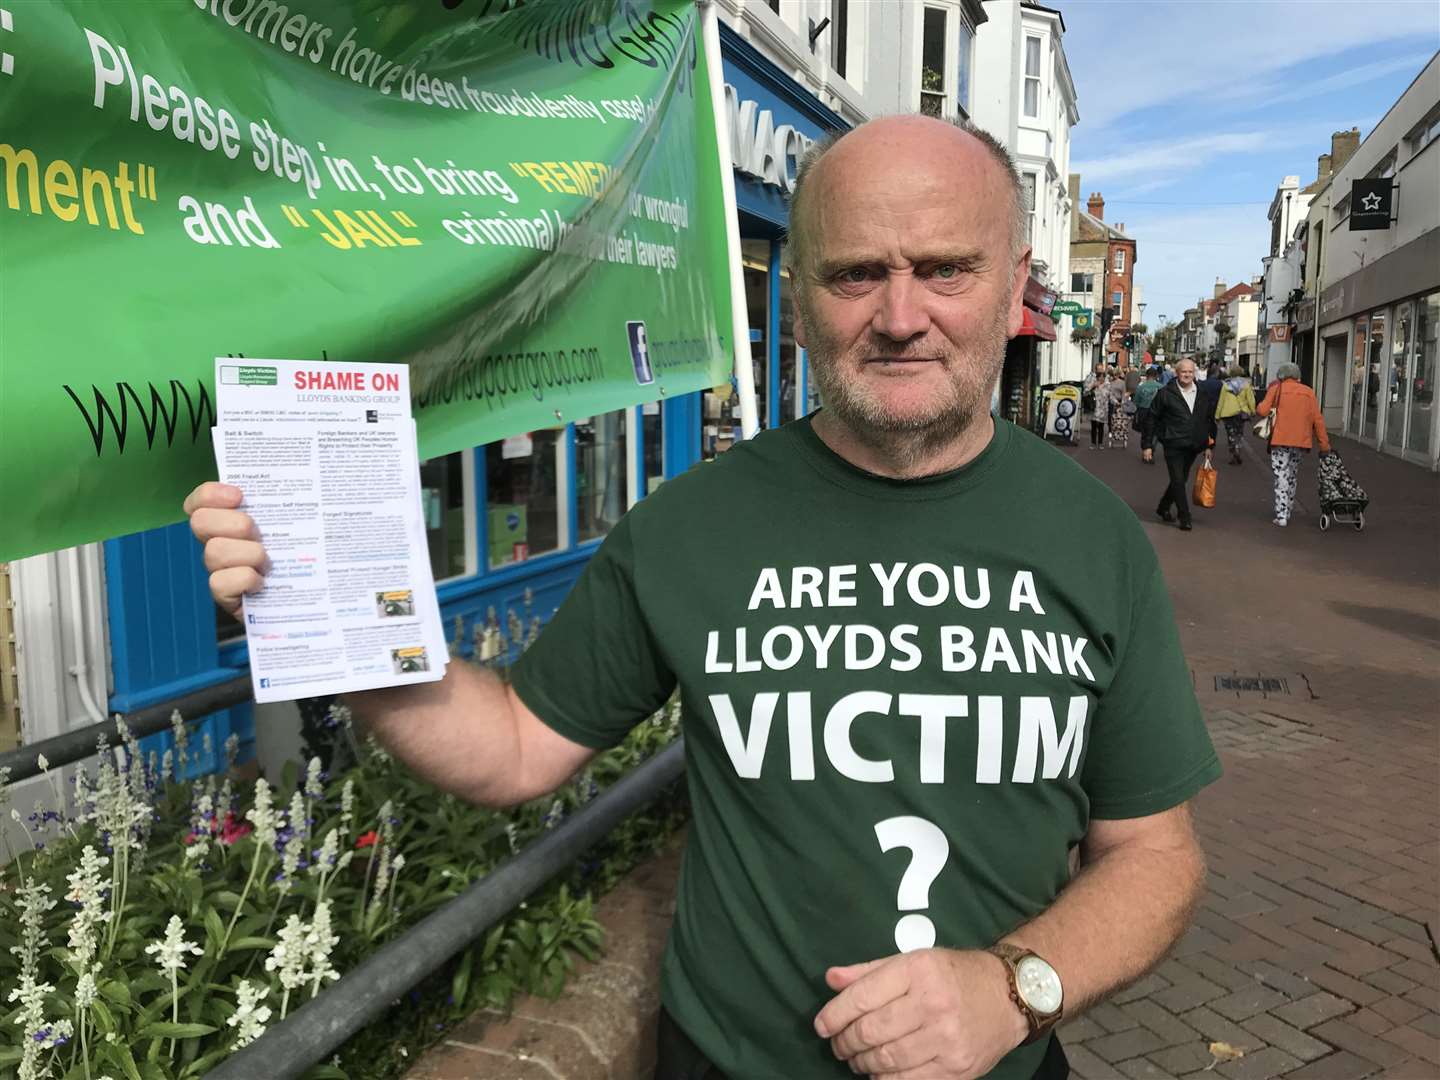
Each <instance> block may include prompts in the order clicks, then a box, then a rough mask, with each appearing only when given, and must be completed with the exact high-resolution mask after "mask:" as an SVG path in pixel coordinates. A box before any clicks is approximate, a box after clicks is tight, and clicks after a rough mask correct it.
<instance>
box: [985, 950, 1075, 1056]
mask: <svg viewBox="0 0 1440 1080" xmlns="http://www.w3.org/2000/svg"><path fill="white" fill-rule="evenodd" d="M986 951H987V952H989V953H991V954H992V955H994V956H998V957H999V958H1000V961H1001V963H1003V964H1004V965H1005V975H1006V977H1007V978H1008V979H1009V980H1010V1000H1011V1001H1013V1002H1014V1003H1015V1007H1016V1008H1017V1009H1019V1010H1020V1012H1021V1013H1022V1014H1023V1015H1024V1017H1025V1022H1026V1023H1028V1024H1029V1025H1030V1034H1029V1035H1028V1036H1026V1038H1025V1042H1024V1043H1022V1044H1021V1045H1022V1046H1024V1045H1029V1044H1030V1043H1033V1042H1035V1041H1036V1040H1038V1039H1042V1038H1044V1037H1045V1036H1046V1035H1048V1034H1049V1033H1050V1029H1051V1028H1053V1027H1054V1026H1055V1025H1056V1024H1058V1023H1059V1022H1060V1018H1061V1017H1062V1016H1063V1015H1064V1014H1065V991H1064V989H1063V988H1062V987H1061V985H1060V976H1059V974H1058V973H1057V972H1056V971H1055V969H1054V968H1053V967H1051V966H1050V965H1049V964H1048V963H1046V962H1045V961H1044V960H1043V959H1041V958H1040V957H1039V956H1037V955H1036V954H1035V953H1033V952H1031V951H1030V950H1029V949H1024V948H1021V947H1020V946H1019V945H1008V944H1006V943H1005V942H999V943H997V944H995V945H992V946H990V948H989V949H987V950H986Z"/></svg>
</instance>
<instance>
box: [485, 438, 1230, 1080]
mask: <svg viewBox="0 0 1440 1080" xmlns="http://www.w3.org/2000/svg"><path fill="white" fill-rule="evenodd" d="M514 679H515V688H516V690H517V692H518V693H519V695H520V697H521V699H522V700H524V702H525V703H526V704H527V705H528V706H529V707H530V708H531V709H532V710H533V711H534V712H535V713H536V714H537V715H538V716H540V717H541V718H542V719H543V720H544V721H545V722H546V723H547V724H549V725H550V726H551V727H553V728H554V729H555V730H556V731H558V732H560V733H561V734H562V735H564V736H566V737H567V738H569V739H572V740H574V741H575V742H578V743H581V744H583V745H586V746H592V747H595V748H597V749H598V748H603V747H608V746H611V745H614V744H615V743H617V742H618V741H620V740H621V739H622V738H623V737H624V736H625V734H626V732H628V731H629V730H630V728H631V727H633V726H634V725H635V724H636V723H637V722H639V721H640V720H642V719H644V718H645V717H647V716H649V715H650V714H651V712H653V711H654V710H655V709H656V708H658V707H659V706H660V705H661V704H663V703H664V702H665V700H666V699H667V698H668V697H669V696H670V694H671V692H672V690H673V689H674V687H675V686H676V684H677V683H678V685H679V686H680V690H681V695H682V698H683V704H684V721H683V723H684V733H685V743H686V764H687V772H688V780H689V790H690V797H691V801H692V805H693V812H694V820H693V825H692V828H691V832H690V838H689V843H688V846H687V848H686V851H685V857H684V861H683V866H682V871H681V877H680V886H679V896H678V898H677V906H676V912H675V921H674V924H673V927H672V929H671V933H670V940H669V944H668V947H667V949H666V955H665V960H664V966H663V978H662V990H661V993H662V999H663V1000H664V1002H665V1005H666V1007H667V1008H668V1009H669V1010H670V1012H671V1013H672V1014H673V1015H674V1017H675V1019H676V1021H677V1022H678V1023H679V1024H680V1026H681V1027H682V1028H683V1029H684V1030H685V1032H686V1033H687V1034H688V1035H689V1036H690V1037H691V1038H692V1039H693V1040H694V1041H695V1043H696V1044H697V1045H698V1046H699V1047H700V1049H701V1050H702V1051H703V1052H704V1053H705V1054H706V1055H707V1056H708V1057H709V1058H710V1059H711V1061H713V1062H714V1063H715V1065H716V1067H717V1068H719V1069H720V1070H721V1071H722V1072H724V1073H725V1074H726V1075H727V1076H730V1077H733V1078H735V1080H757V1078H758V1080H772V1078H784V1080H808V1078H811V1077H835V1078H839V1077H849V1076H850V1075H851V1073H850V1071H849V1068H848V1067H847V1066H846V1065H845V1064H843V1063H841V1062H838V1061H836V1060H835V1058H834V1057H833V1055H832V1054H831V1051H830V1047H829V1044H828V1042H827V1041H826V1040H824V1039H821V1038H819V1037H818V1036H817V1035H816V1034H815V1032H814V1029H813V1027H812V1024H813V1021H814V1018H815V1015H816V1013H818V1012H819V1011H820V1009H821V1008H822V1007H823V1006H824V1005H825V1003H826V1002H827V1001H829V1000H830V999H831V998H832V997H833V996H834V995H833V993H832V992H831V991H830V990H829V989H828V988H827V987H826V985H825V970H826V968H828V967H830V966H832V965H836V964H852V963H857V962H860V961H864V960H873V959H877V958H881V957H885V956H891V955H893V954H895V953H896V952H897V951H908V948H909V947H910V946H913V945H916V944H918V945H921V946H923V945H924V944H926V943H927V930H928V932H929V933H930V934H933V943H934V944H935V945H937V946H941V947H951V948H958V949H967V948H984V947H986V946H989V945H991V944H992V943H994V942H995V941H996V940H998V939H999V938H1000V937H1002V936H1003V935H1005V934H1006V933H1008V932H1009V931H1011V930H1013V929H1014V928H1015V927H1017V926H1018V925H1020V924H1021V923H1023V922H1025V921H1027V920H1029V919H1031V918H1033V917H1034V916H1036V915H1038V914H1039V913H1040V912H1042V911H1043V910H1045V908H1046V907H1048V906H1049V905H1050V903H1051V902H1052V901H1053V900H1054V899H1055V897H1056V894H1057V893H1059V891H1060V890H1061V888H1063V887H1064V885H1065V883H1066V881H1067V879H1068V876H1069V872H1068V866H1067V855H1068V852H1069V850H1070V848H1071V847H1072V846H1073V845H1075V844H1077V843H1079V841H1080V840H1081V838H1082V837H1083V836H1084V835H1085V832H1086V828H1087V824H1088V822H1089V821H1090V820H1091V819H1092V818H1128V817H1139V816H1142V815H1146V814H1153V813H1157V812H1159V811H1161V810H1165V809H1167V808H1169V807H1172V806H1175V805H1177V804H1179V803H1181V802H1183V801H1184V800H1186V799H1188V798H1189V797H1190V796H1192V795H1193V794H1195V792H1196V791H1198V790H1199V789H1200V788H1201V787H1203V786H1204V785H1205V784H1207V783H1209V782H1210V781H1212V780H1214V779H1215V778H1216V777H1217V776H1219V774H1220V765H1219V762H1218V760H1217V759H1216V756H1215V751H1214V749H1213V747H1212V746H1211V744H1210V739H1209V736H1208V735H1207V733H1206V730H1205V726H1204V722H1203V720H1202V719H1201V716H1200V711H1199V708H1198V706H1197V704H1196V700H1195V694H1194V691H1193V688H1192V686H1191V679H1190V673H1189V671H1188V669H1187V667H1186V664H1185V660H1184V657H1183V656H1182V654H1181V651H1180V643H1179V637H1178V635H1177V632H1176V627H1175V619H1174V614H1173V612H1172V610H1171V606H1170V600H1169V596H1168V594H1167V592H1166V589H1165V583H1164V580H1163V579H1162V577H1161V574H1160V568H1159V565H1158V563H1157V561H1156V558H1155V553H1154V551H1153V549H1152V548H1151V546H1150V543H1149V541H1148V540H1147V539H1146V537H1145V535H1144V533H1143V531H1142V530H1141V528H1140V525H1139V523H1138V522H1137V521H1136V519H1135V516H1134V514H1132V513H1131V512H1130V510H1129V509H1128V508H1127V507H1126V506H1125V504H1124V503H1122V502H1121V501H1120V500H1119V499H1118V498H1117V497H1116V496H1115V495H1113V494H1112V493H1111V492H1110V490H1109V489H1108V488H1106V487H1105V486H1104V485H1103V484H1101V483H1100V482H1099V481H1097V480H1095V479H1093V478H1092V477H1091V476H1090V475H1089V474H1087V473H1086V472H1084V471H1083V470H1082V469H1080V468H1079V467H1078V466H1076V465H1074V464H1073V463H1072V462H1070V461H1069V460H1068V459H1067V458H1066V457H1065V456H1064V455H1063V454H1061V453H1060V452H1058V451H1056V450H1054V449H1052V448H1051V447H1049V446H1046V445H1045V444H1044V443H1043V442H1041V441H1040V440H1038V439H1036V438H1034V437H1033V436H1031V435H1029V434H1026V433H1025V432H1022V431H1021V430H1019V429H1018V428H1015V427H1013V426H1012V425H1010V424H1007V423H1004V422H1001V421H997V424H996V432H995V436H994V438H993V439H992V440H991V442H990V444H989V446H988V447H987V448H986V449H985V451H984V452H983V453H981V454H980V456H979V457H977V458H976V459H975V460H974V461H973V462H971V463H970V464H969V465H967V466H966V467H965V468H963V469H960V470H957V471H955V472H952V473H948V474H945V475H941V476H935V477H928V478H925V479H919V480H891V479H885V478H882V477H877V476H874V475H872V474H870V473H866V472H864V471H862V470H860V469H857V468H856V467H854V466H853V465H851V464H849V463H848V462H846V461H845V460H844V459H842V458H840V457H839V456H838V455H836V454H834V453H833V452H832V451H831V450H830V449H829V448H828V447H826V446H825V444H824V443H823V442H822V441H821V440H820V438H819V437H818V436H817V435H816V434H815V432H814V430H813V429H812V428H811V425H810V421H809V419H808V418H807V419H805V420H801V421H797V422H795V423H792V424H787V425H786V426H784V427H782V428H779V429H778V430H774V431H769V432H765V433H763V434H761V435H760V436H759V437H758V438H756V439H754V440H752V441H749V442H745V443H741V444H739V445H738V446H736V447H735V448H734V449H732V450H730V451H729V452H728V453H726V454H725V455H724V456H722V457H721V458H720V459H719V460H717V461H716V462H714V463H712V464H706V465H701V466H699V467H697V468H695V469H692V470H691V471H690V472H689V473H686V474H685V475H684V476H680V477H677V478H675V479H673V480H670V481H669V482H667V483H666V484H665V485H664V486H663V487H661V488H660V489H659V490H658V491H656V492H655V493H654V494H652V495H650V496H649V497H648V498H646V499H645V500H644V501H643V502H641V503H640V504H639V505H637V506H636V507H635V508H634V509H632V510H631V511H630V512H629V514H627V515H626V516H625V518H624V519H623V520H622V521H621V522H620V523H619V525H618V526H616V528H615V529H614V530H613V531H612V532H611V533H610V535H609V537H608V538H607V539H606V541H605V543H604V544H603V545H602V546H601V548H600V550H599V552H598V553H597V554H596V556H595V557H594V559H592V560H591V562H590V564H589V565H588V566H587V568H586V570H585V572H584V574H582V576H581V578H580V580H579V582H578V583H577V584H576V586H575V588H574V589H573V590H572V592H571V594H570V596H569V597H568V598H567V599H566V600H565V603H564V604H563V605H562V606H561V608H560V610H559V611H558V612H557V613H556V615H555V617H554V618H553V619H552V620H551V622H550V624H549V626H548V627H546V629H545V631H544V632H543V633H542V634H541V635H540V638H539V640H538V641H537V642H536V643H535V644H534V645H533V646H532V647H531V648H530V650H529V651H528V652H526V653H525V655H524V657H523V658H522V659H521V661H520V663H519V665H518V666H517V667H516V669H515V673H514ZM917 923H918V924H919V925H918V926H917V925H916V924H917ZM897 927H899V928H900V931H901V934H902V937H901V938H900V939H898V940H903V941H904V942H905V944H906V946H907V948H905V949H901V948H899V947H897ZM932 927H933V929H929V928H932ZM912 935H913V936H912ZM1043 1051H1044V1044H1043V1043H1039V1044H1036V1045H1034V1046H1030V1047H1022V1048H1020V1049H1018V1050H1016V1051H1015V1052H1013V1053H1012V1054H1010V1055H1009V1056H1008V1057H1007V1058H1005V1059H1004V1061H1002V1062H1001V1063H1000V1065H999V1066H998V1067H997V1068H996V1069H995V1071H994V1072H993V1073H992V1074H991V1075H992V1076H995V1077H1005V1078H1017V1080H1018V1078H1021V1077H1024V1078H1027V1080H1028V1078H1029V1077H1030V1076H1031V1074H1032V1073H1033V1072H1034V1070H1035V1068H1036V1067H1037V1066H1038V1064H1039V1059H1040V1056H1041V1055H1042V1054H1043Z"/></svg>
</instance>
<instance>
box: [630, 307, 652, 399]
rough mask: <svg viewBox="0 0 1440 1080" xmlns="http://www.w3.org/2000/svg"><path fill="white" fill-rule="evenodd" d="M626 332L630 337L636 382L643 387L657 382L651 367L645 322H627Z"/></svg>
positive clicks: (631, 358)
mask: <svg viewBox="0 0 1440 1080" xmlns="http://www.w3.org/2000/svg"><path fill="white" fill-rule="evenodd" d="M625 332H626V333H627V334H628V335H629V336H630V362H631V363H632V364H634V365H635V381H636V382H638V383H640V384H641V385H642V386H643V385H644V384H645V383H652V382H654V381H655V371H654V369H653V368H652V367H651V366H650V339H649V338H647V337H646V336H645V324H644V323H643V322H627V323H626V324H625Z"/></svg>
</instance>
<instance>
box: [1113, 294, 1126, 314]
mask: <svg viewBox="0 0 1440 1080" xmlns="http://www.w3.org/2000/svg"><path fill="white" fill-rule="evenodd" d="M1124 304H1125V293H1124V292H1123V291H1122V290H1120V289H1116V290H1115V291H1114V292H1113V293H1111V294H1110V305H1111V306H1110V311H1111V314H1113V315H1114V316H1115V318H1117V319H1118V318H1120V309H1121V308H1122V307H1123V306H1124Z"/></svg>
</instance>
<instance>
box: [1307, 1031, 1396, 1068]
mask: <svg viewBox="0 0 1440 1080" xmlns="http://www.w3.org/2000/svg"><path fill="white" fill-rule="evenodd" d="M1310 1034H1311V1035H1313V1036H1315V1038H1317V1039H1324V1040H1325V1041H1326V1042H1328V1043H1329V1044H1330V1045H1331V1046H1337V1047H1339V1048H1340V1049H1341V1050H1349V1051H1350V1052H1351V1053H1352V1054H1355V1055H1357V1056H1359V1057H1363V1058H1365V1059H1366V1060H1367V1061H1373V1062H1374V1063H1375V1064H1376V1065H1382V1066H1390V1065H1399V1064H1400V1063H1401V1062H1402V1061H1404V1060H1405V1059H1406V1058H1408V1057H1409V1056H1410V1055H1409V1054H1407V1053H1406V1052H1405V1051H1404V1050H1401V1049H1400V1048H1399V1047H1398V1046H1396V1045H1395V1044H1394V1043H1392V1042H1385V1041H1384V1040H1383V1039H1378V1038H1376V1037H1375V1036H1374V1035H1371V1034H1370V1033H1369V1032H1365V1031H1361V1030H1360V1029H1359V1028H1357V1027H1355V1026H1354V1025H1353V1024H1350V1023H1347V1022H1346V1021H1345V1020H1327V1021H1326V1022H1325V1023H1323V1024H1317V1025H1316V1026H1315V1027H1313V1028H1311V1029H1310Z"/></svg>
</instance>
